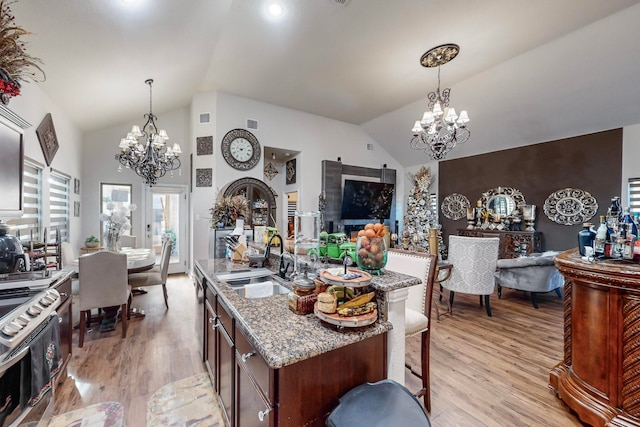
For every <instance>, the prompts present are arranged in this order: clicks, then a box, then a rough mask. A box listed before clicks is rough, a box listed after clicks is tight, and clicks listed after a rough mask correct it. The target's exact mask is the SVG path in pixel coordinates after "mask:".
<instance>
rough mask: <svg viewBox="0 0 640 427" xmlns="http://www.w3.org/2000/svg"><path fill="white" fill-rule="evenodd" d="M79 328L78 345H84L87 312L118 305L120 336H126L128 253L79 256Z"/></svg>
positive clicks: (101, 253)
mask: <svg viewBox="0 0 640 427" xmlns="http://www.w3.org/2000/svg"><path fill="white" fill-rule="evenodd" d="M79 266H80V294H79V298H78V302H79V309H80V329H79V338H78V347H82V346H83V345H84V334H85V331H86V327H87V314H89V315H90V311H91V310H92V309H95V308H103V307H113V306H120V316H121V320H122V338H125V337H126V336H127V318H128V316H129V309H128V307H129V303H130V298H131V287H130V286H129V284H128V283H127V256H126V255H125V254H116V253H112V252H107V251H102V252H96V253H93V254H90V255H85V256H82V257H80V259H79Z"/></svg>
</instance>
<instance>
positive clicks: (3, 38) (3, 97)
mask: <svg viewBox="0 0 640 427" xmlns="http://www.w3.org/2000/svg"><path fill="white" fill-rule="evenodd" d="M9 3H11V2H7V1H4V0H0V102H2V103H3V104H8V103H9V100H10V99H11V98H12V97H14V96H18V95H20V84H21V83H22V82H25V81H37V80H40V79H41V80H42V81H44V78H45V76H44V71H43V70H42V68H40V65H39V64H41V61H40V59H38V58H36V57H33V56H31V55H29V54H28V53H27V52H26V50H25V46H26V45H25V42H24V41H23V40H22V39H21V37H22V36H24V35H27V34H29V32H28V31H27V30H25V29H24V28H22V27H20V26H19V25H18V24H17V23H16V22H15V16H14V15H13V13H12V12H11V9H10V8H9Z"/></svg>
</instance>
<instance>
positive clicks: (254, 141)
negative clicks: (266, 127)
mask: <svg viewBox="0 0 640 427" xmlns="http://www.w3.org/2000/svg"><path fill="white" fill-rule="evenodd" d="M261 151H262V150H261V149H260V143H259V142H258V138H256V137H255V135H254V134H252V133H251V132H249V131H248V130H245V129H233V130H230V131H229V132H227V134H226V135H225V136H224V137H223V138H222V157H224V160H225V161H226V162H227V163H228V164H229V166H231V167H232V168H234V169H238V170H241V171H246V170H249V169H251V168H253V167H254V166H255V165H257V164H258V162H259V161H260V152H261Z"/></svg>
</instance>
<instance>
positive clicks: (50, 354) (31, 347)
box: [0, 275, 62, 427]
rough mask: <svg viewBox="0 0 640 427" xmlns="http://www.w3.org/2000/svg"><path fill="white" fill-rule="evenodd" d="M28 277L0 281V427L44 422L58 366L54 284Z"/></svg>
mask: <svg viewBox="0 0 640 427" xmlns="http://www.w3.org/2000/svg"><path fill="white" fill-rule="evenodd" d="M28 277H31V280H19V278H17V277H12V278H13V279H16V280H2V279H7V278H6V277H4V278H0V427H5V426H19V425H23V424H26V423H29V422H32V421H40V420H43V419H48V418H49V417H50V415H51V413H52V411H53V396H54V390H53V384H54V382H55V381H54V377H55V375H56V373H57V369H58V366H60V364H61V363H62V357H61V349H60V326H59V323H60V320H59V317H58V314H57V312H56V308H57V307H58V306H59V305H60V301H61V298H60V294H59V293H58V292H57V291H56V290H55V289H49V288H48V285H49V284H50V283H51V282H52V281H53V280H55V279H54V278H52V277H48V276H47V277H36V276H34V275H29V276H28ZM9 282H10V283H9Z"/></svg>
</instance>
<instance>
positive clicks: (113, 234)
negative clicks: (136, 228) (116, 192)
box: [100, 202, 136, 253]
mask: <svg viewBox="0 0 640 427" xmlns="http://www.w3.org/2000/svg"><path fill="white" fill-rule="evenodd" d="M135 210H136V205H134V204H133V203H131V204H130V205H129V206H121V207H116V205H115V204H114V203H113V202H109V203H107V211H106V212H103V213H101V214H100V221H102V222H103V223H104V234H103V235H104V246H105V247H106V248H107V250H108V251H110V252H116V253H117V252H118V251H119V250H120V237H121V236H122V234H123V233H124V232H126V231H129V230H130V229H131V224H130V223H129V214H130V213H131V212H132V211H135Z"/></svg>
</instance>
